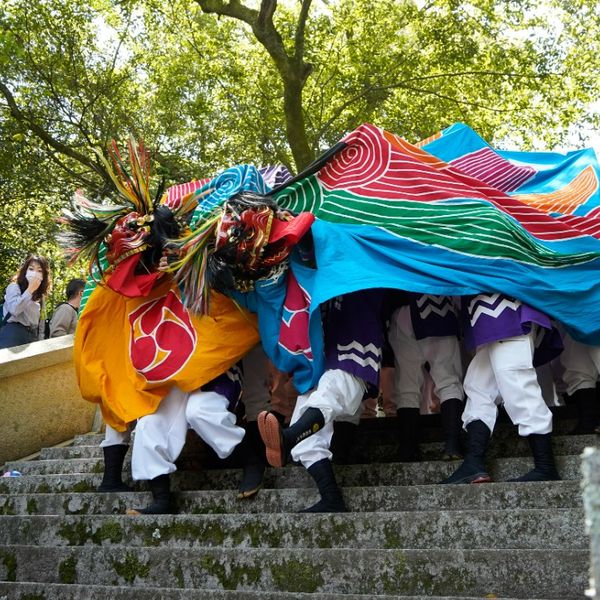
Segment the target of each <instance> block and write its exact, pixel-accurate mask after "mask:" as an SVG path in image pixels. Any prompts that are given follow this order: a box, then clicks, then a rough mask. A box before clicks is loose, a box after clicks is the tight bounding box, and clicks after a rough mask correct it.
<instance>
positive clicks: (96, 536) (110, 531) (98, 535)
mask: <svg viewBox="0 0 600 600" xmlns="http://www.w3.org/2000/svg"><path fill="white" fill-rule="evenodd" d="M104 540H110V542H112V543H113V544H118V543H119V542H121V541H122V540H123V529H122V528H121V525H120V524H119V523H118V522H117V521H107V522H106V523H102V525H101V526H100V527H99V528H98V529H97V530H96V531H95V532H94V533H93V534H92V541H93V542H94V544H102V542H103V541H104Z"/></svg>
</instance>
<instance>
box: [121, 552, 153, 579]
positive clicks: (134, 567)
mask: <svg viewBox="0 0 600 600" xmlns="http://www.w3.org/2000/svg"><path fill="white" fill-rule="evenodd" d="M112 565H113V568H114V570H115V572H116V573H117V575H119V576H120V577H122V578H123V579H124V580H125V581H126V582H127V583H133V582H134V581H135V578H136V577H139V578H140V579H146V577H148V574H149V573H150V564H149V563H143V562H141V561H140V560H139V559H138V557H137V556H136V555H135V554H134V553H133V552H127V553H126V554H125V559H124V560H122V561H118V560H113V561H112Z"/></svg>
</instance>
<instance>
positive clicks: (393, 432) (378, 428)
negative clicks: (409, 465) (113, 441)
mask: <svg viewBox="0 0 600 600" xmlns="http://www.w3.org/2000/svg"><path fill="white" fill-rule="evenodd" d="M553 412H556V411H555V410H553ZM565 414H566V413H565ZM569 414H570V413H569ZM574 426H575V420H574V419H572V418H564V417H563V416H562V413H561V416H560V417H559V418H557V417H556V416H555V418H554V423H553V429H554V433H555V434H556V435H564V434H566V433H567V432H569V431H570V430H571V429H573V427H574ZM421 431H422V433H423V436H422V437H423V441H424V442H428V441H439V440H441V439H442V437H441V436H442V430H441V425H440V421H439V416H438V415H431V416H426V417H422V422H421ZM358 435H359V438H361V439H362V440H365V441H366V442H369V443H371V442H372V443H375V444H378V443H388V444H389V443H394V442H395V441H396V438H397V437H398V421H397V419H396V418H395V417H386V418H379V419H363V420H362V421H361V423H360V425H359V434H358ZM516 437H518V431H517V428H516V426H515V425H513V424H512V423H510V422H508V421H507V420H506V419H500V420H499V421H498V422H497V423H496V427H495V429H494V436H493V438H492V439H493V440H495V439H503V438H516ZM103 439H104V434H103V433H86V434H83V435H78V436H76V437H75V439H74V440H73V445H74V446H99V445H100V442H101V441H102V440H103Z"/></svg>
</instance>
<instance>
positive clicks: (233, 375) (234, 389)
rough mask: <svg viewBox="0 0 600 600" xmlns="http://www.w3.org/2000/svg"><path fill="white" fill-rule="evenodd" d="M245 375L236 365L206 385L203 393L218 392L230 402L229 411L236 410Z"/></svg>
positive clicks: (203, 387)
mask: <svg viewBox="0 0 600 600" xmlns="http://www.w3.org/2000/svg"><path fill="white" fill-rule="evenodd" d="M242 382H243V374H242V370H241V368H240V367H239V366H238V365H234V366H233V367H231V368H230V369H229V370H227V371H225V373H223V374H221V375H219V376H218V377H215V378H214V379H213V380H212V381H209V382H208V383H207V384H206V385H203V386H202V391H203V392H216V393H217V394H221V396H225V398H227V400H229V406H228V407H227V408H228V409H229V410H231V411H233V410H235V407H236V406H237V403H238V401H239V399H240V396H241V395H242Z"/></svg>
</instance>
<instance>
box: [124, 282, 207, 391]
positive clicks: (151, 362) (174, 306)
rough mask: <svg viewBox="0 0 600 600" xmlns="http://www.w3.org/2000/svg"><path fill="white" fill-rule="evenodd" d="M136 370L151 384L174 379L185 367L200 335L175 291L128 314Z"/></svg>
mask: <svg viewBox="0 0 600 600" xmlns="http://www.w3.org/2000/svg"><path fill="white" fill-rule="evenodd" d="M129 324H130V326H131V340H130V346H129V354H130V357H131V362H132V364H133V367H134V368H135V369H136V371H137V372H138V373H140V375H143V377H144V378H145V379H146V380H147V381H148V382H152V383H159V382H162V381H166V380H168V379H171V378H172V377H173V376H174V375H176V374H177V373H178V372H179V371H181V369H183V367H184V366H185V365H186V363H187V362H188V360H189V359H190V357H191V356H192V354H193V352H194V349H195V347H196V340H197V335H196V331H195V329H194V326H193V325H192V322H191V319H190V316H189V313H188V312H187V310H186V309H185V308H184V306H183V304H182V303H181V301H180V300H179V298H178V297H177V294H175V293H174V292H173V291H170V292H169V293H168V294H167V295H166V296H162V297H161V298H157V299H156V300H151V301H150V302H145V303H144V304H142V305H141V306H139V307H138V308H137V309H136V310H135V311H133V312H132V313H130V314H129Z"/></svg>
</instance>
